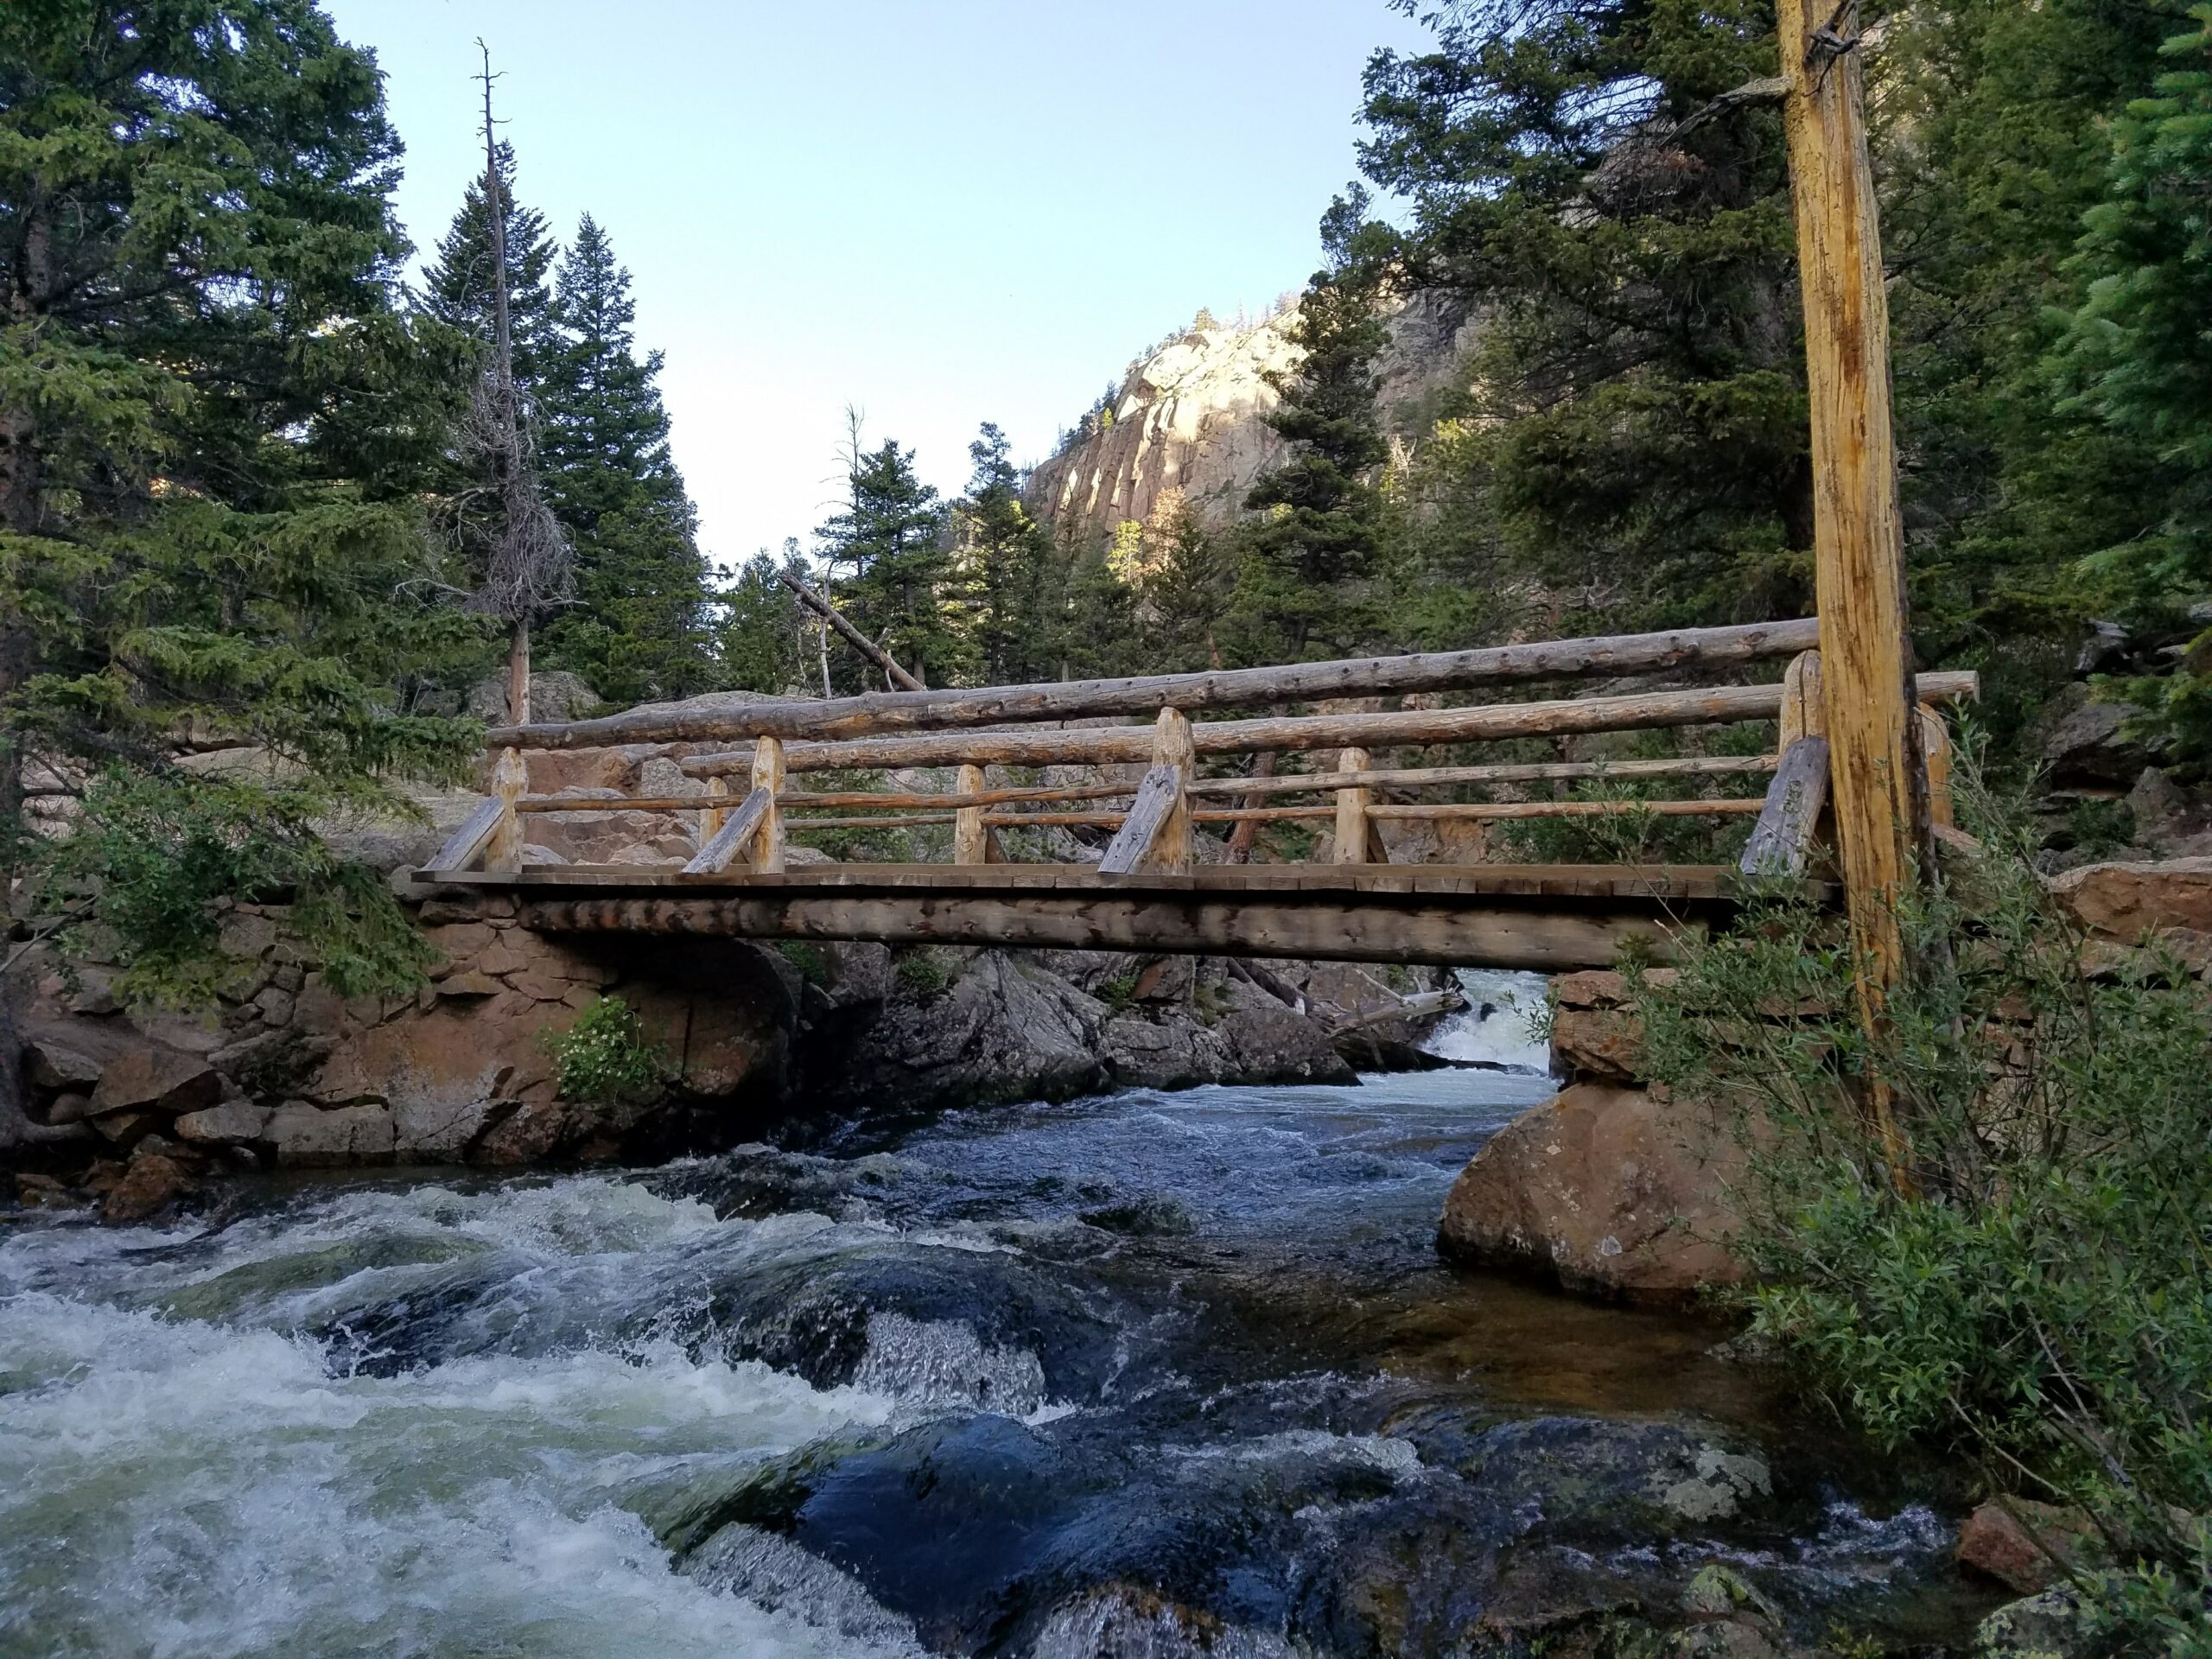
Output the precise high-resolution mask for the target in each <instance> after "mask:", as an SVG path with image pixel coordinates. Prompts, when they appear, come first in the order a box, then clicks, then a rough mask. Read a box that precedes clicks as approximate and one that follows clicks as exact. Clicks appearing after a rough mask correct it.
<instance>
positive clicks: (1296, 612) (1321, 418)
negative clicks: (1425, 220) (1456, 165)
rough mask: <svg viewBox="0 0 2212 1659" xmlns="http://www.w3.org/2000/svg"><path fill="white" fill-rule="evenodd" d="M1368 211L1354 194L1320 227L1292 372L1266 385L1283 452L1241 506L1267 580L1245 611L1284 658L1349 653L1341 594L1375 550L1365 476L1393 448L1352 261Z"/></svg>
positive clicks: (1361, 267)
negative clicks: (1320, 248)
mask: <svg viewBox="0 0 2212 1659" xmlns="http://www.w3.org/2000/svg"><path fill="white" fill-rule="evenodd" d="M1366 206H1367V196H1366V193H1365V192H1364V191H1363V190H1359V189H1357V188H1355V189H1354V190H1353V192H1352V194H1351V197H1350V198H1349V199H1348V200H1339V201H1338V203H1337V204H1336V205H1335V206H1334V207H1332V209H1331V210H1330V213H1329V214H1328V215H1327V217H1326V218H1325V219H1324V221H1323V238H1324V241H1325V243H1326V244H1327V245H1329V249H1330V252H1331V255H1332V263H1331V265H1330V267H1329V268H1328V269H1326V270H1322V271H1319V272H1317V273H1316V274H1315V276H1314V277H1313V281H1312V282H1311V283H1308V284H1307V285H1306V294H1305V297H1304V299H1303V300H1302V302H1300V307H1299V312H1298V316H1297V319H1296V321H1294V322H1293V323H1292V324H1291V326H1290V328H1289V330H1288V339H1289V340H1290V343H1291V344H1292V345H1294V346H1296V347H1298V349H1299V351H1300V359H1299V364H1298V366H1297V368H1296V369H1295V370H1293V371H1291V372H1287V373H1286V372H1280V371H1271V372H1269V373H1268V377H1267V378H1268V384H1269V385H1272V386H1274V388H1275V390H1276V391H1277V392H1279V393H1280V394H1281V403H1280V404H1277V405H1276V407H1275V408H1274V409H1273V410H1270V411H1269V412H1268V416H1267V420H1268V425H1270V426H1272V427H1273V428H1274V429H1275V430H1276V431H1277V432H1278V433H1280V434H1281V435H1282V436H1283V438H1284V439H1285V440H1286V442H1287V444H1288V446H1289V453H1288V454H1287V457H1286V458H1285V460H1284V461H1283V462H1282V463H1281V465H1280V466H1278V467H1275V468H1274V470H1273V471H1271V472H1269V473H1268V474H1265V475H1264V476H1263V477H1262V478H1261V479H1260V480H1259V481H1258V482H1257V483H1255V485H1254V486H1253V487H1252V490H1251V493H1249V495H1248V496H1247V497H1246V498H1245V500H1244V505H1245V506H1246V508H1247V509H1248V510H1249V511H1252V512H1257V513H1259V514H1260V515H1261V516H1260V518H1258V519H1257V520H1256V521H1255V522H1254V523H1253V524H1251V525H1249V528H1248V531H1247V533H1246V541H1245V544H1246V547H1247V549H1248V550H1249V554H1250V555H1251V556H1255V557H1256V558H1258V559H1259V560H1260V561H1262V563H1263V564H1264V565H1265V566H1266V567H1267V569H1266V571H1265V573H1264V575H1265V577H1266V579H1265V580H1260V581H1255V582H1249V583H1247V584H1246V585H1245V598H1246V602H1247V608H1248V610H1249V611H1251V612H1252V613H1253V617H1252V620H1253V621H1254V622H1255V623H1260V620H1261V618H1262V617H1264V618H1265V619H1266V621H1265V622H1264V623H1262V624H1261V626H1262V627H1263V631H1268V632H1274V633H1276V634H1278V635H1279V636H1280V637H1281V639H1282V641H1283V644H1282V646H1281V650H1282V651H1283V652H1287V654H1289V655H1292V656H1302V655H1304V654H1305V653H1306V649H1307V646H1308V644H1309V642H1312V641H1314V640H1316V639H1319V640H1323V641H1327V642H1331V643H1332V644H1333V645H1336V646H1337V647H1339V648H1348V647H1349V645H1350V644H1351V640H1352V639H1353V637H1354V636H1355V635H1356V634H1357V632H1358V624H1357V622H1356V621H1355V616H1356V613H1357V603H1356V596H1355V595H1353V594H1350V593H1348V592H1347V591H1346V588H1345V585H1346V584H1347V583H1351V582H1357V581H1359V580H1360V579H1361V578H1363V577H1364V576H1366V575H1368V573H1369V570H1370V567H1371V566H1372V564H1373V563H1374V560H1375V556H1376V552H1377V550H1378V549H1379V548H1380V546H1381V543H1382V512H1381V498H1380V495H1379V493H1378V492H1377V490H1376V483H1375V480H1374V477H1373V474H1374V473H1375V471H1376V469H1377V468H1378V467H1381V466H1382V464H1383V461H1386V460H1387V459H1389V453H1390V448H1389V442H1387V441H1386V440H1385V439H1384V437H1383V429H1382V423H1381V420H1380V418H1379V416H1377V413H1376V404H1375V392H1376V384H1377V383H1376V372H1375V359H1376V356H1377V354H1379V353H1381V351H1382V349H1383V346H1384V345H1385V344H1386V343H1388V340H1389V334H1388V333H1387V332H1386V330H1385V329H1384V327H1383V321H1382V317H1381V315H1380V313H1379V309H1378V302H1379V300H1380V297H1381V288H1382V271H1383V266H1382V264H1381V262H1380V261H1379V260H1376V259H1375V258H1372V257H1360V255H1361V253H1362V252H1363V251H1364V250H1365V248H1366V246H1367V245H1368V244H1370V243H1371V242H1372V240H1373V238H1371V236H1370V237H1367V238H1365V240H1364V241H1363V240H1362V237H1363V232H1364V228H1365V227H1364V226H1363V224H1362V220H1363V217H1364V210H1365V208H1366ZM1259 575H1262V573H1261V572H1255V576H1259Z"/></svg>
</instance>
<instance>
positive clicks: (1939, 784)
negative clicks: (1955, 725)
mask: <svg viewBox="0 0 2212 1659" xmlns="http://www.w3.org/2000/svg"><path fill="white" fill-rule="evenodd" d="M1920 754H1921V760H1922V763H1923V765H1924V766H1926V767H1927V769H1928V821H1929V823H1931V824H1936V825H1938V826H1940V827H1941V828H1942V829H1950V828H1952V827H1953V825H1954V823H1955V820H1956V818H1957V816H1958V815H1957V811H1956V809H1955V807H1954V806H1953V804H1952V801H1951V728H1949V727H1948V726H1946V725H1945V724H1944V723H1943V716H1942V715H1939V714H1937V713H1936V710H1935V709H1931V708H1929V706H1928V705H1927V704H1926V703H1924V702H1923V703H1922V704H1921V705H1920Z"/></svg>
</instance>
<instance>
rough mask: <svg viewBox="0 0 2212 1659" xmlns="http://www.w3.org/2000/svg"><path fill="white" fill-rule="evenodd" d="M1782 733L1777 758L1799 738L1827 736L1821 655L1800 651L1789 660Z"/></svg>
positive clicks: (1783, 694) (1785, 683) (1784, 689)
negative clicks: (1822, 690) (1822, 692)
mask: <svg viewBox="0 0 2212 1659" xmlns="http://www.w3.org/2000/svg"><path fill="white" fill-rule="evenodd" d="M1780 723H1781V727H1782V732H1781V736H1780V739H1779V741H1777V743H1776V744H1775V752H1776V753H1777V754H1787V753H1789V746H1790V745H1791V744H1792V743H1795V742H1796V741H1798V739H1800V738H1804V737H1826V736H1827V734H1828V711H1827V703H1826V702H1825V701H1823V698H1822V694H1821V653H1820V652H1817V651H1801V652H1798V653H1797V654H1796V656H1795V657H1792V658H1790V659H1789V668H1788V669H1786V670H1784V671H1783V676H1782V718H1781V722H1780Z"/></svg>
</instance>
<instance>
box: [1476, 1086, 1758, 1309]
mask: <svg viewBox="0 0 2212 1659" xmlns="http://www.w3.org/2000/svg"><path fill="white" fill-rule="evenodd" d="M1744 1171H1745V1156H1744V1151H1743V1148H1742V1147H1740V1146H1739V1145H1738V1143H1737V1141H1736V1140H1735V1138H1734V1136H1733V1135H1732V1126H1731V1125H1730V1124H1729V1123H1728V1122H1726V1120H1725V1117H1724V1115H1723V1114H1721V1113H1719V1112H1717V1111H1715V1110H1714V1109H1713V1108H1711V1107H1709V1106H1706V1105H1703V1104H1701V1103H1694V1102H1689V1101H1685V1100H1682V1099H1680V1098H1678V1097H1674V1096H1666V1095H1663V1094H1661V1093H1657V1092H1655V1091H1647V1090H1642V1089H1625V1088H1619V1087H1616V1086H1614V1085H1611V1084H1599V1083H1582V1084H1574V1085H1573V1087H1571V1088H1568V1089H1567V1090H1562V1091H1561V1092H1560V1094H1559V1095H1557V1096H1554V1098H1553V1099H1551V1100H1549V1101H1548V1102H1546V1103H1544V1104H1543V1105H1541V1106H1538V1107H1536V1108H1535V1109H1533V1110H1531V1111H1529V1112H1526V1113H1524V1114H1522V1116H1520V1117H1518V1118H1516V1119H1515V1120H1514V1121H1513V1122H1511V1123H1510V1124H1508V1125H1507V1126H1506V1127H1505V1128H1503V1129H1501V1130H1499V1131H1498V1133H1497V1135H1494V1136H1492V1137H1491V1140H1490V1141H1489V1142H1488V1143H1487V1144H1485V1145H1484V1147H1483V1149H1482V1150H1481V1151H1480V1152H1478V1153H1477V1154H1475V1156H1474V1158H1473V1160H1471V1162H1469V1164H1468V1165H1467V1166H1466V1168H1465V1170H1463V1171H1462V1172H1461V1173H1460V1175H1459V1180H1458V1182H1457V1183H1455V1184H1454V1185H1453V1186H1452V1195H1451V1197H1450V1198H1448V1199H1446V1203H1445V1207H1444V1219H1443V1221H1442V1223H1441V1224H1440V1227H1439V1229H1438V1232H1437V1245H1438V1248H1439V1249H1441V1250H1442V1251H1443V1252H1444V1253H1445V1254H1446V1255H1449V1256H1452V1257H1453V1258H1455V1259H1457V1260H1459V1261H1463V1262H1471V1263H1475V1264H1479V1265H1484V1266H1493V1267H1511V1268H1524V1269H1530V1270H1534V1271H1535V1272H1538V1273H1541V1274H1544V1275H1546V1276H1548V1277H1550V1278H1553V1279H1555V1280H1557V1281H1558V1282H1559V1283H1560V1285H1561V1286H1563V1287H1566V1288H1567V1289H1569V1290H1575V1291H1581V1292H1586V1293H1589V1294H1597V1295H1602V1296H1608V1297H1619V1298H1623V1299H1625V1300H1635V1301H1657V1302H1665V1301H1676V1300H1684V1299H1686V1298H1688V1297H1689V1296H1690V1295H1692V1294H1694V1293H1695V1292H1696V1291H1697V1290H1699V1289H1700V1287H1704V1286H1707V1285H1713V1284H1726V1283H1732V1282H1734V1281H1737V1280H1738V1279H1740V1278H1741V1277H1742V1275H1743V1268H1742V1267H1741V1265H1740V1264H1739V1263H1738V1262H1737V1261H1736V1259H1735V1258H1734V1256H1733V1255H1732V1254H1731V1253H1730V1251H1729V1249H1728V1242H1727V1241H1728V1237H1729V1235H1730V1234H1732V1232H1734V1231H1735V1230H1737V1228H1738V1225H1739V1224H1740V1218H1739V1215H1738V1211H1737V1209H1736V1207H1735V1205H1734V1203H1733V1197H1732V1189H1733V1187H1734V1185H1736V1184H1737V1183H1738V1181H1740V1180H1741V1179H1742V1177H1743V1174H1744Z"/></svg>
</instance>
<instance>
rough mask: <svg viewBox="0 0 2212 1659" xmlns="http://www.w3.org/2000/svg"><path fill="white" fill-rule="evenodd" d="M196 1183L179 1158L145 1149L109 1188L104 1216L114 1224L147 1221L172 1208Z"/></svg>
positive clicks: (104, 1202)
mask: <svg viewBox="0 0 2212 1659" xmlns="http://www.w3.org/2000/svg"><path fill="white" fill-rule="evenodd" d="M194 1185H196V1183H195V1182H194V1178H193V1174H192V1172H191V1171H190V1170H188V1169H187V1168H186V1167H185V1166H184V1165H183V1164H182V1163H181V1162H180V1161H179V1160H176V1159H175V1158H171V1157H168V1156H165V1155H163V1154H161V1153H158V1152H147V1151H143V1150H142V1151H140V1152H139V1153H138V1154H137V1156H136V1157H134V1158H132V1159H131V1160H130V1166H129V1167H128V1168H126V1169H125V1170H124V1173H123V1179H121V1180H119V1181H118V1182H117V1183H116V1184H115V1185H114V1186H113V1187H111V1189H109V1192H108V1194H107V1197H106V1198H105V1200H104V1201H103V1202H102V1203H101V1205H100V1215H101V1217H102V1218H103V1219H104V1220H106V1221H108V1222H111V1223H117V1222H128V1221H144V1220H146V1219H147V1218H148V1217H151V1216H155V1215H158V1214H159V1213H160V1212H161V1211H164V1210H166V1209H168V1207H169V1206H170V1205H173V1204H175V1202H176V1201H177V1200H178V1199H179V1198H182V1197H184V1196H185V1195H186V1194H187V1193H188V1192H191V1191H193V1189H194Z"/></svg>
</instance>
